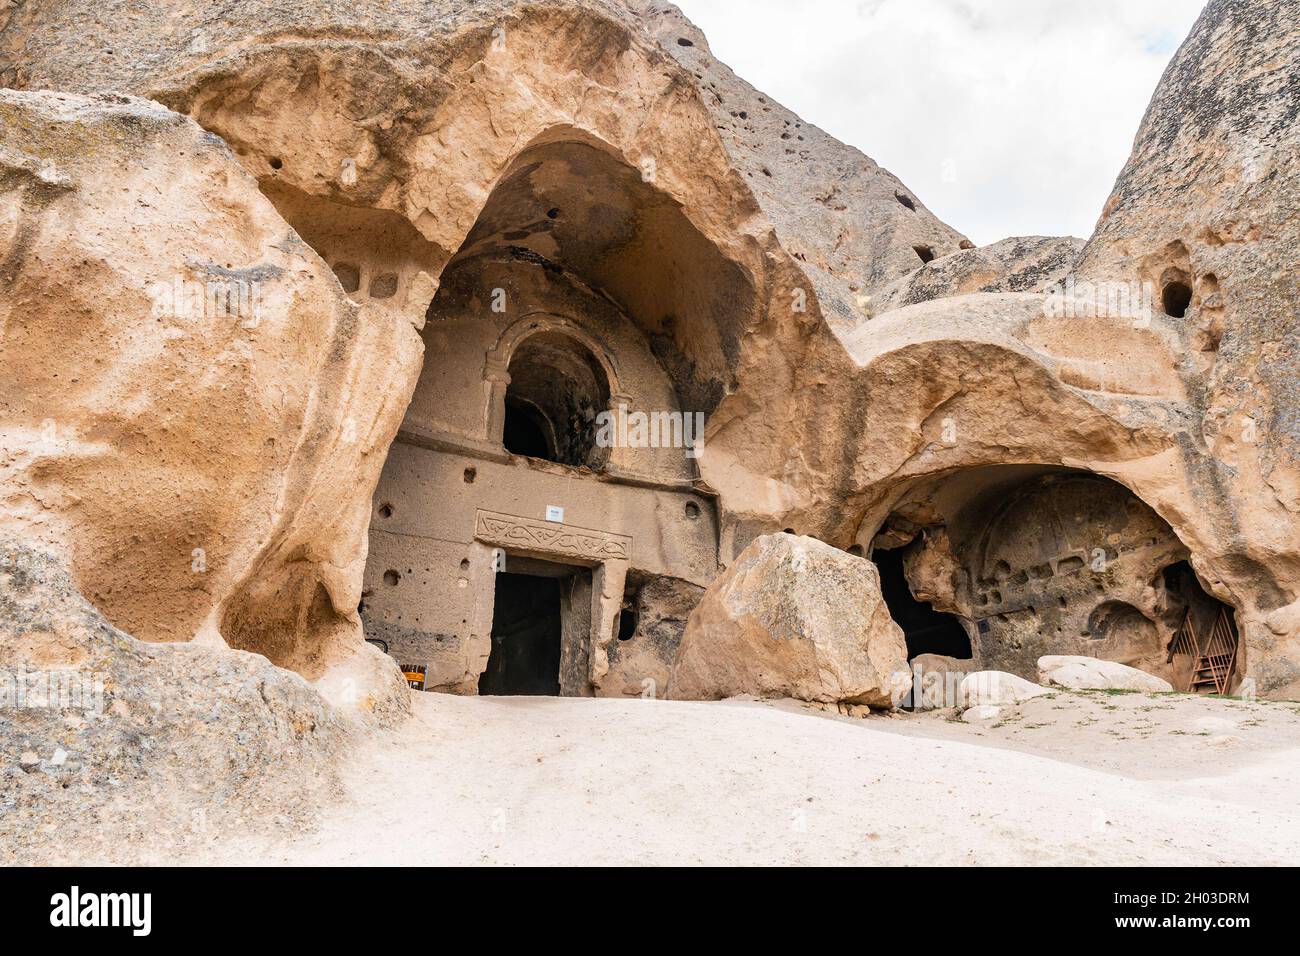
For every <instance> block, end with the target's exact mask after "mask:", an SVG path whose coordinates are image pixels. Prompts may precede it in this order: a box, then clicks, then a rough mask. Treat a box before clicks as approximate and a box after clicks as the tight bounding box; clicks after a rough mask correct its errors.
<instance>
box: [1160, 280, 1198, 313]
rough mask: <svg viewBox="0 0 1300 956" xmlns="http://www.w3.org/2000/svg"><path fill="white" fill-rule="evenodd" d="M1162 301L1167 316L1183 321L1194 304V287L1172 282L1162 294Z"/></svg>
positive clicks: (1184, 283)
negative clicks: (1188, 308) (1188, 309)
mask: <svg viewBox="0 0 1300 956" xmlns="http://www.w3.org/2000/svg"><path fill="white" fill-rule="evenodd" d="M1160 301H1161V303H1162V304H1163V305H1164V307H1165V315H1168V316H1172V317H1173V318H1175V319H1181V318H1182V317H1183V316H1185V315H1186V314H1187V307H1188V306H1189V305H1191V304H1192V287H1191V286H1189V285H1188V284H1187V283H1186V282H1170V283H1169V284H1168V285H1166V286H1165V288H1164V291H1163V292H1161V294H1160Z"/></svg>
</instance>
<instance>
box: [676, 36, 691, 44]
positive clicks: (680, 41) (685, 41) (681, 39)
mask: <svg viewBox="0 0 1300 956" xmlns="http://www.w3.org/2000/svg"><path fill="white" fill-rule="evenodd" d="M677 45H678V46H695V41H693V40H688V39H686V37H678V38H677Z"/></svg>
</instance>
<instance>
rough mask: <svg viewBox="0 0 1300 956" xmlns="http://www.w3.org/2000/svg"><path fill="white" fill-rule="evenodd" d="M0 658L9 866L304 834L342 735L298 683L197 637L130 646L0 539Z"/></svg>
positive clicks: (345, 736)
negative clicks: (269, 833)
mask: <svg viewBox="0 0 1300 956" xmlns="http://www.w3.org/2000/svg"><path fill="white" fill-rule="evenodd" d="M371 653H372V654H373V657H374V658H375V659H376V660H375V661H372V666H373V665H374V664H375V663H384V662H382V661H380V660H379V655H378V654H377V653H374V652H371ZM0 660H3V661H4V667H3V669H0V740H3V741H4V748H3V751H2V752H0V859H3V861H4V862H5V863H6V864H11V865H12V864H14V863H24V864H31V863H37V862H40V861H42V860H48V859H58V860H60V861H61V862H65V863H66V862H70V861H74V860H75V861H79V862H82V863H102V862H126V861H135V862H149V861H148V860H143V859H141V858H140V857H138V856H137V854H138V853H139V847H140V845H141V844H142V843H145V842H147V843H149V844H150V845H151V846H152V847H153V850H154V851H161V850H163V849H166V848H168V847H170V848H171V849H179V848H183V847H191V848H192V847H194V846H201V845H203V844H204V842H205V841H206V840H208V839H210V838H212V835H213V834H214V833H216V832H217V831H218V829H220V828H227V827H230V826H231V825H234V824H236V823H238V826H239V827H240V829H246V828H248V827H255V828H268V827H270V828H274V827H277V826H280V825H282V824H289V823H302V822H304V821H307V820H309V819H310V815H311V814H310V811H309V810H308V807H310V806H312V805H313V804H314V803H316V802H317V801H319V800H320V799H321V798H322V797H323V795H325V794H326V793H328V792H329V789H330V787H331V786H332V783H331V780H332V773H333V770H332V762H331V761H332V758H333V757H335V756H337V755H338V754H340V753H342V752H343V751H344V749H345V748H346V746H347V743H348V740H349V736H350V725H349V723H348V722H347V721H345V720H343V719H341V718H340V717H339V716H338V714H337V712H336V709H335V708H334V707H332V706H331V705H330V704H329V703H328V702H327V701H326V700H325V699H324V697H322V695H321V694H320V692H319V691H318V690H316V689H315V688H313V687H312V686H311V685H309V684H308V683H307V682H306V681H304V680H303V679H302V678H301V677H300V676H298V675H297V674H294V673H292V672H290V671H287V670H284V669H282V668H279V667H275V666H274V665H272V664H271V663H270V662H269V661H267V660H266V658H264V657H262V656H260V655H258V654H249V653H245V652H242V651H231V650H228V649H227V648H224V647H220V646H218V645H214V644H210V643H207V642H191V643H189V644H164V645H158V644H146V643H143V642H141V641H137V640H135V639H134V638H132V637H131V636H130V635H128V634H124V633H123V632H122V631H120V630H118V629H117V628H115V627H113V626H112V625H111V624H109V623H108V622H107V621H105V620H104V618H103V616H102V615H100V614H99V612H98V611H96V610H95V609H94V608H93V607H91V606H90V604H89V603H87V602H86V600H85V599H84V598H83V597H82V596H81V595H80V594H78V593H77V592H76V590H75V589H74V588H73V586H72V583H71V581H70V579H69V577H68V574H67V573H66V571H64V570H63V569H62V568H60V567H59V565H58V563H57V561H56V560H55V559H54V558H52V557H51V556H49V555H47V554H43V553H40V552H38V551H35V550H32V549H31V548H27V547H25V546H23V545H21V544H16V543H13V542H3V543H0ZM389 716H392V715H391V714H390V715H389ZM146 807H147V808H148V812H147V813H142V812H141V809H142V808H146ZM250 807H259V808H260V809H259V811H258V812H257V813H256V814H252V816H255V817H256V819H252V818H248V819H240V816H241V814H248V813H249V808H250ZM266 808H275V809H274V812H270V813H267V812H265V811H266ZM144 834H148V836H149V839H148V840H147V841H144V840H141V839H139V837H141V836H142V835H144ZM155 862H157V861H155Z"/></svg>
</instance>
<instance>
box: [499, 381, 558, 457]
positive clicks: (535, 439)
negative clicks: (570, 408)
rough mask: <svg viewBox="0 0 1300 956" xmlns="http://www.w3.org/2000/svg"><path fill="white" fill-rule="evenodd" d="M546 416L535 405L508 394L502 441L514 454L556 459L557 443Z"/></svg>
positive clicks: (507, 449)
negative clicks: (551, 436)
mask: <svg viewBox="0 0 1300 956" xmlns="http://www.w3.org/2000/svg"><path fill="white" fill-rule="evenodd" d="M549 431H550V429H549V428H548V427H547V422H546V418H545V416H544V415H542V413H541V412H539V411H538V410H537V409H536V408H535V407H533V406H531V405H529V404H527V403H525V402H522V401H520V400H519V399H517V398H515V397H514V396H511V395H507V396H506V421H505V430H504V432H503V433H502V436H501V443H502V444H503V445H505V447H506V451H508V452H510V454H512V455H527V456H528V457H529V458H543V459H545V460H546V461H554V460H555V443H554V442H553V441H551V439H550V437H549V435H548V432H549Z"/></svg>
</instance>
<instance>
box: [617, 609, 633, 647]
mask: <svg viewBox="0 0 1300 956" xmlns="http://www.w3.org/2000/svg"><path fill="white" fill-rule="evenodd" d="M635 633H636V611H634V610H632V609H631V608H630V607H625V608H623V610H621V611H619V612H618V639H619V640H620V641H630V640H632V635H633V634H635Z"/></svg>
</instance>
